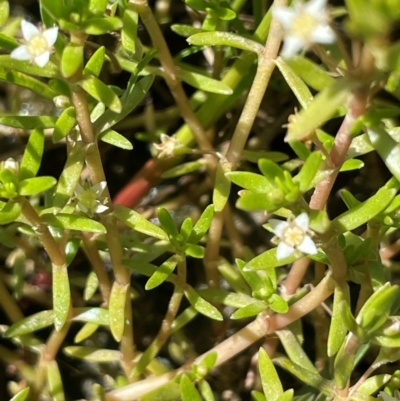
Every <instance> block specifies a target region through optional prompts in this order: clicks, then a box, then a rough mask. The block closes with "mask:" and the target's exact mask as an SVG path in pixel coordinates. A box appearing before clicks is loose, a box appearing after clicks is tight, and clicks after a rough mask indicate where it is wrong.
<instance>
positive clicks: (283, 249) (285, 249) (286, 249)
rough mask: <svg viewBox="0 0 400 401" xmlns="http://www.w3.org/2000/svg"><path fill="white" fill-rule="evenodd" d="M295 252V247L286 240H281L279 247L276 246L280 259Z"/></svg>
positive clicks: (277, 255)
mask: <svg viewBox="0 0 400 401" xmlns="http://www.w3.org/2000/svg"><path fill="white" fill-rule="evenodd" d="M293 252H294V248H293V247H292V246H290V245H288V244H287V243H286V242H283V241H282V242H280V243H279V245H278V248H276V258H277V259H278V260H281V259H285V258H287V257H288V256H290V255H291V254H292V253H293Z"/></svg>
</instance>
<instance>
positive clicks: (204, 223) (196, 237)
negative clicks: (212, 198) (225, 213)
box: [187, 205, 214, 244]
mask: <svg viewBox="0 0 400 401" xmlns="http://www.w3.org/2000/svg"><path fill="white" fill-rule="evenodd" d="M213 217H214V206H213V205H208V206H207V207H206V208H205V209H204V211H203V213H202V214H201V216H200V218H199V220H197V222H196V224H195V225H194V227H193V230H192V232H191V233H190V236H189V239H188V240H187V242H190V243H192V244H197V243H198V242H199V241H200V240H201V239H202V238H203V237H204V235H205V234H206V232H207V231H208V229H209V228H210V225H211V222H212V219H213Z"/></svg>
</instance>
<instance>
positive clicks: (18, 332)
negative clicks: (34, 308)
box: [4, 310, 54, 337]
mask: <svg viewBox="0 0 400 401" xmlns="http://www.w3.org/2000/svg"><path fill="white" fill-rule="evenodd" d="M53 323H54V312H53V311H52V310H44V311H41V312H38V313H35V314H34V315H31V316H28V317H26V318H24V319H22V320H20V321H18V322H17V323H14V324H13V325H12V326H11V327H10V328H8V329H7V330H6V332H5V333H4V337H19V336H22V335H24V334H29V333H32V332H34V331H37V330H41V329H43V328H45V327H48V326H51V325H52V324H53Z"/></svg>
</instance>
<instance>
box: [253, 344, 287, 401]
mask: <svg viewBox="0 0 400 401" xmlns="http://www.w3.org/2000/svg"><path fill="white" fill-rule="evenodd" d="M258 369H259V370H260V378H261V384H262V387H263V390H264V394H265V397H266V398H267V400H268V401H277V399H278V397H280V396H281V395H282V394H283V388H282V384H281V380H280V379H279V376H278V373H277V372H276V369H275V366H274V364H273V363H272V361H271V358H270V357H269V356H268V354H267V352H266V351H265V350H264V349H263V348H260V350H259V351H258Z"/></svg>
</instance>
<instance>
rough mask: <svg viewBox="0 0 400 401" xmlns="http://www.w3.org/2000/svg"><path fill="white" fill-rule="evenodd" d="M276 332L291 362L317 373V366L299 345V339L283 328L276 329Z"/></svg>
mask: <svg viewBox="0 0 400 401" xmlns="http://www.w3.org/2000/svg"><path fill="white" fill-rule="evenodd" d="M276 334H277V336H278V337H279V339H280V341H281V343H282V345H283V347H284V349H285V351H286V354H287V355H288V357H289V358H290V360H291V361H292V362H294V363H295V364H297V365H298V366H301V367H302V368H304V369H306V370H308V371H310V372H313V373H318V370H317V368H316V367H315V366H314V365H313V363H312V362H311V361H310V359H309V358H308V356H307V354H306V353H305V352H304V350H303V347H302V346H301V345H300V343H299V340H298V338H297V336H296V335H295V334H294V333H293V331H291V330H286V329H283V330H279V331H277V332H276Z"/></svg>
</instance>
